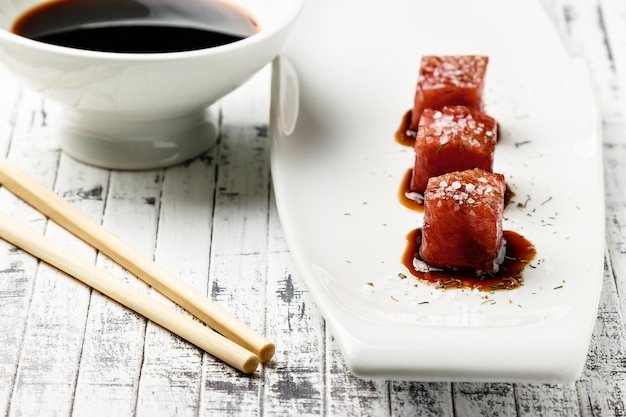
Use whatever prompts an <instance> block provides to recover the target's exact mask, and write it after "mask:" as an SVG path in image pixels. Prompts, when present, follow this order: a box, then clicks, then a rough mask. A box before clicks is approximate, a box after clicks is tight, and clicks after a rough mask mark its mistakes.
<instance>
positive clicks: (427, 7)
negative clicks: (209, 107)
mask: <svg viewBox="0 0 626 417" xmlns="http://www.w3.org/2000/svg"><path fill="white" fill-rule="evenodd" d="M426 54H434V55H443V54H485V55H488V56H489V57H490V64H489V68H488V71H487V81H486V89H485V95H484V100H485V105H486V107H485V111H486V112H487V113H489V114H490V115H492V116H493V117H495V118H496V119H497V120H498V122H499V124H500V129H501V138H500V142H499V144H498V147H497V150H496V156H495V161H496V162H495V171H497V172H500V173H502V174H504V175H505V177H506V179H507V183H508V185H509V187H510V188H511V189H512V191H513V192H514V193H515V197H514V201H513V202H512V203H511V204H509V206H507V208H506V210H505V224H504V226H505V229H507V230H513V231H516V232H518V233H520V234H522V235H523V236H525V237H526V238H527V239H528V240H530V241H531V242H532V243H533V244H534V245H535V247H536V249H537V255H536V258H535V260H534V261H533V262H532V265H531V266H530V267H527V268H526V270H525V271H524V279H525V281H524V285H523V286H522V287H520V288H517V289H515V290H511V291H500V292H493V293H486V292H478V291H470V290H458V289H455V290H441V289H437V288H435V287H434V286H432V285H429V284H427V283H424V282H421V281H418V280H416V279H414V278H411V276H410V274H409V273H408V272H407V270H406V269H405V268H404V266H403V265H402V262H401V257H402V253H403V251H404V249H405V247H406V239H405V238H406V235H407V233H409V232H410V231H411V230H413V229H415V228H417V227H420V226H421V225H422V213H419V212H414V211H411V210H409V209H407V208H406V207H404V206H402V205H401V204H400V202H399V199H398V190H399V187H400V184H401V180H402V177H403V175H404V174H405V173H406V172H407V170H408V169H410V168H411V167H412V164H413V151H412V149H410V148H407V147H403V146H401V145H399V144H398V143H396V142H395V141H394V134H395V132H396V130H397V129H398V128H399V126H400V123H401V120H402V117H403V115H404V114H405V113H406V112H407V111H408V110H409V109H410V108H411V106H412V99H413V94H414V88H415V85H416V82H417V72H418V68H419V60H420V58H421V56H422V55H426ZM271 136H272V178H273V182H274V187H275V193H276V201H277V205H278V210H279V215H280V217H281V222H282V225H283V228H284V231H285V235H286V238H287V241H288V244H289V247H290V249H291V252H292V254H293V258H294V261H295V264H296V266H297V268H298V271H299V273H300V274H301V276H302V278H303V279H304V281H305V282H306V284H307V286H308V288H309V289H310V291H311V293H312V295H313V297H314V299H315V301H316V303H317V304H318V306H319V308H320V310H321V312H322V314H323V315H324V317H325V319H326V321H327V323H328V324H329V325H330V327H331V329H332V331H333V333H334V335H335V337H336V340H337V341H338V343H339V345H340V348H341V351H342V353H343V355H344V358H345V360H346V363H347V365H348V366H349V368H350V369H351V370H352V372H354V373H355V374H356V375H357V376H360V377H365V378H389V379H405V380H428V381H511V382H513V381H524V382H569V381H573V380H575V379H577V378H578V376H579V375H580V372H581V370H582V367H583V365H584V361H585V358H586V354H587V349H588V346H589V341H590V337H591V331H592V328H593V324H594V322H595V317H596V310H597V305H598V299H599V294H600V290H601V283H602V277H603V253H604V194H603V177H602V144H601V135H600V120H599V116H598V111H597V108H596V103H595V98H594V93H593V90H592V87H591V82H590V79H589V76H588V74H587V72H586V69H585V67H584V65H582V63H581V62H580V61H579V60H577V59H574V58H572V57H571V56H570V55H569V54H568V52H567V50H566V49H565V47H564V45H563V44H562V42H561V40H560V38H559V37H558V35H557V33H556V31H555V30H554V28H553V27H552V25H551V22H550V21H549V19H548V18H547V16H546V15H545V14H544V11H543V10H542V8H541V7H540V6H539V4H538V3H537V2H536V1H523V2H521V1H516V2H513V1H501V0H477V1H471V2H468V1H464V0H442V1H436V2H435V1H423V0H389V1H386V2H375V3H363V2H361V1H358V0H341V1H335V0H311V1H309V2H308V4H307V5H306V6H305V9H304V12H303V15H302V16H301V19H300V21H299V22H298V24H297V27H296V29H295V31H294V33H293V35H292V37H291V40H290V43H289V44H288V45H287V47H286V50H285V51H284V55H283V56H282V57H281V58H279V59H277V60H276V62H275V65H274V69H273V82H272V110H271ZM405 275H406V276H408V277H409V278H406V279H402V277H403V276H405Z"/></svg>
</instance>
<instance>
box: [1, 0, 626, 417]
mask: <svg viewBox="0 0 626 417" xmlns="http://www.w3.org/2000/svg"><path fill="white" fill-rule="evenodd" d="M520 1H521V0H520ZM544 3H545V6H546V8H547V10H548V12H549V14H550V15H551V16H552V17H553V19H554V24H555V25H556V26H557V27H558V28H559V30H560V32H561V33H562V35H563V36H564V38H565V39H566V43H567V45H568V46H569V47H570V48H571V50H572V52H573V53H575V54H579V55H581V56H583V57H584V58H585V59H586V60H587V62H588V64H589V67H590V69H591V72H592V74H593V79H594V82H595V87H596V89H597V95H598V98H599V102H600V105H601V111H602V115H603V120H604V125H603V126H604V132H603V133H604V162H605V181H606V184H605V186H606V228H607V233H606V264H605V270H604V288H603V292H602V297H601V301H600V307H599V311H598V320H597V324H596V327H595V331H594V334H593V339H592V341H591V346H590V349H589V355H588V360H587V363H586V366H585V369H584V372H583V375H582V376H581V378H580V380H579V381H577V382H576V383H574V384H570V385H541V384H507V383H489V384H482V383H416V382H402V381H386V382H373V381H364V380H359V379H356V378H355V377H353V376H352V375H351V374H350V373H349V372H348V370H347V369H346V367H345V365H344V363H343V360H342V358H341V356H340V354H339V352H338V350H337V347H336V345H335V343H334V339H333V335H332V334H330V333H329V332H328V331H327V329H326V326H325V324H324V320H323V318H322V317H321V316H320V314H319V312H318V310H317V308H316V306H315V304H314V302H313V301H312V299H311V297H310V295H309V293H308V292H307V289H306V287H305V286H304V284H303V283H302V282H301V281H300V279H299V277H298V275H297V274H296V272H295V269H294V266H293V264H292V261H291V258H290V254H289V251H288V248H287V247H286V244H285V241H284V239H283V235H282V231H281V225H280V221H279V219H278V216H277V213H276V208H275V205H274V200H273V194H272V185H271V178H270V171H269V147H268V109H269V75H270V72H269V68H266V69H265V70H263V71H262V72H261V73H259V74H258V75H257V76H256V77H255V78H254V79H253V80H252V81H250V82H249V83H247V84H246V85H245V86H243V87H242V88H240V89H239V90H237V91H236V92H234V93H233V94H231V95H230V96H228V97H226V98H225V99H224V100H222V101H221V102H220V104H219V105H220V108H221V114H222V136H221V138H220V140H219V143H218V144H217V146H215V147H214V148H212V149H211V150H210V151H208V152H207V153H206V154H205V155H204V156H202V157H201V158H198V159H196V160H193V161H191V162H189V163H187V164H184V165H182V166H176V167H173V168H168V169H162V170H153V171H141V172H121V171H108V170H104V169H99V168H94V167H90V166H86V165H84V164H81V163H79V162H76V161H74V160H72V159H71V158H69V157H67V156H66V155H64V154H63V153H62V152H61V151H60V150H59V148H58V146H57V144H56V143H55V141H54V140H53V139H52V137H51V135H52V134H51V127H54V121H53V120H54V115H55V114H56V112H57V108H56V106H55V105H53V104H51V103H47V102H44V101H42V99H41V98H40V97H39V96H38V95H37V94H35V93H32V92H30V91H27V90H24V89H22V88H21V87H20V86H19V85H18V84H17V82H16V81H15V80H14V79H12V78H11V77H10V76H9V75H8V74H7V73H6V72H4V70H2V69H0V156H6V157H7V158H8V159H9V160H10V161H11V162H12V163H13V164H15V165H17V166H18V167H20V168H22V169H23V170H25V171H26V172H28V173H29V174H30V175H32V176H33V177H35V178H36V179H37V180H39V181H41V182H42V183H44V184H45V185H46V186H47V187H49V188H51V189H53V190H54V191H55V192H56V193H57V194H59V195H61V196H62V197H63V198H65V199H66V200H68V201H70V202H71V203H72V204H74V205H76V206H77V207H78V208H80V209H81V210H82V211H84V212H85V213H87V214H88V215H89V216H91V217H92V218H94V219H95V220H97V221H98V222H101V223H102V224H103V225H104V226H105V227H107V228H109V229H110V230H112V231H113V232H114V233H116V234H117V235H119V236H120V237H122V238H123V239H125V240H126V241H128V242H129V243H131V244H132V245H134V246H136V247H137V248H138V249H140V250H141V251H143V252H144V253H145V254H147V255H148V256H150V257H154V259H155V260H156V261H157V262H159V263H160V264H162V265H164V266H165V267H166V268H167V269H169V270H170V271H171V272H173V273H175V274H177V275H179V276H180V277H182V278H183V279H185V280H186V281H188V282H189V283H190V284H191V285H193V286H194V287H196V288H197V289H198V290H199V291H201V292H203V293H206V294H208V296H209V297H210V298H212V299H213V300H215V301H216V302H218V303H219V304H221V305H223V306H224V307H225V308H227V309H229V310H230V311H232V312H233V313H234V314H235V315H236V316H238V317H239V318H241V319H242V320H244V321H245V322H247V323H248V324H249V325H250V326H251V327H253V328H255V329H257V330H259V331H260V332H263V333H265V334H266V335H267V337H268V338H269V339H270V340H272V341H274V342H275V343H276V346H277V352H276V355H275V357H274V359H273V360H272V361H271V362H270V363H268V364H266V365H265V366H263V367H261V368H259V370H258V371H257V372H256V373H255V374H254V375H253V376H250V377H247V376H243V375H242V374H241V373H239V372H238V371H236V370H234V369H232V368H230V367H229V366H227V365H224V364H223V363H221V362H219V361H217V360H215V359H214V358H213V357H211V356H209V355H207V354H205V353H203V352H201V351H200V350H199V349H197V348H195V347H193V346H191V345H189V344H188V343H186V342H184V341H182V340H180V339H178V338H177V337H174V336H172V335H171V334H170V333H168V332H167V331H164V330H163V329H161V328H160V327H158V326H156V325H154V324H152V323H151V322H148V321H146V320H145V319H143V318H142V317H140V316H138V315H136V314H134V313H132V312H130V311H128V310H126V309H124V308H122V307H120V306H119V305H118V304H116V303H114V302H112V301H110V300H109V299H107V298H105V297H103V296H102V295H100V294H99V293H97V292H95V291H92V290H90V289H89V288H87V287H85V286H84V285H82V284H80V283H78V282H77V281H76V280H74V279H71V278H68V277H67V276H65V275H63V274H61V273H59V272H57V271H56V270H54V269H52V268H50V267H49V266H47V265H45V264H41V263H38V262H37V260H35V259H33V258H32V257H31V256H29V255H27V254H25V253H24V252H22V251H20V250H17V249H15V248H14V247H12V246H11V245H9V244H8V243H6V242H5V241H0V415H2V416H38V417H44V416H79V417H82V416H99V415H102V416H133V415H137V416H150V417H159V416H226V415H241V416H262V415H268V416H284V415H298V416H350V415H364V416H421V415H429V416H495V415H497V416H579V415H580V416H624V415H626V403H625V399H626V334H625V331H624V317H625V316H624V314H623V311H624V308H625V307H626V287H625V286H626V2H624V1H623V0H544ZM528 30H532V27H529V28H528ZM582 191H584V190H581V192H582ZM0 208H1V209H2V210H5V211H8V212H9V213H11V214H12V215H14V216H15V217H17V218H19V219H20V220H22V221H23V222H25V223H27V224H29V225H30V226H31V227H33V228H35V229H37V230H38V231H40V232H41V233H44V234H45V235H46V236H47V237H48V238H50V239H53V240H55V241H56V242H58V243H60V244H62V245H63V246H65V247H68V248H70V249H71V250H72V251H74V252H75V253H76V255H77V256H81V257H85V258H87V259H90V260H92V261H93V262H95V263H96V264H97V265H98V266H100V267H102V268H104V269H106V270H108V271H110V272H111V273H112V274H114V275H115V276H118V277H120V278H121V279H124V280H127V281H128V282H130V283H132V285H134V286H136V287H137V288H140V289H142V290H143V291H146V292H150V293H152V294H153V296H154V297H160V296H159V295H158V294H154V293H153V292H152V291H151V290H150V289H149V288H148V287H147V286H145V285H144V284H142V283H140V282H138V281H137V280H136V279H135V278H134V277H132V276H130V275H129V274H128V273H126V272H125V271H124V270H122V269H121V268H120V267H119V266H117V265H116V264H114V263H113V262H111V261H110V260H108V259H107V258H106V257H105V256H103V255H100V254H97V253H96V252H95V251H94V250H93V249H91V248H90V247H88V246H86V245H85V244H84V243H82V242H81V241H78V240H77V239H76V238H74V237H72V236H71V235H69V234H68V233H67V232H65V231H64V230H62V229H60V228H59V227H58V226H56V225H55V224H54V223H52V222H48V221H47V220H46V219H45V218H44V217H43V216H42V215H41V214H39V213H38V212H36V211H35V210H33V209H32V208H31V207H29V206H28V205H26V204H25V203H23V202H21V201H20V200H18V199H17V198H15V197H14V196H13V195H12V194H11V193H9V192H8V191H7V190H6V189H1V188H0ZM581 221H584V219H581Z"/></svg>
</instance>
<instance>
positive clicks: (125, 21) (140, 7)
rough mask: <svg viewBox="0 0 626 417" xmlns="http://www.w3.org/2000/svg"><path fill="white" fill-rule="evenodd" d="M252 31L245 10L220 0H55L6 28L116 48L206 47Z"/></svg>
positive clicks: (48, 39) (59, 41) (74, 44)
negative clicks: (10, 27)
mask: <svg viewBox="0 0 626 417" xmlns="http://www.w3.org/2000/svg"><path fill="white" fill-rule="evenodd" d="M258 31H259V25H258V23H257V22H256V20H255V19H254V18H253V17H252V16H250V14H248V13H247V12H246V11H244V10H243V9H242V8H239V7H237V6H235V5H232V4H230V3H227V2H225V1H220V0H55V1H48V2H46V3H42V4H41V5H39V6H37V7H35V8H33V9H31V10H29V11H27V12H26V13H24V14H23V15H22V16H20V17H19V18H18V19H17V20H16V21H15V23H14V25H13V28H12V32H13V33H15V34H17V35H21V36H24V37H26V38H30V39H34V40H37V41H40V42H45V43H49V44H54V45H59V46H66V47H71V48H77V49H86V50H91V51H102V52H117V53H164V52H182V51H191V50H198V49H205V48H212V47H216V46H221V45H226V44H229V43H232V42H237V41H239V40H241V39H244V38H247V37H248V36H252V35H254V34H255V33H257V32H258Z"/></svg>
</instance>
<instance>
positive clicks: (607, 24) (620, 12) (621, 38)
mask: <svg viewBox="0 0 626 417" xmlns="http://www.w3.org/2000/svg"><path fill="white" fill-rule="evenodd" d="M600 4H601V6H602V22H603V24H604V28H605V31H606V35H607V43H608V47H609V48H610V51H611V56H612V61H613V62H614V71H615V72H616V74H617V80H618V84H617V85H616V90H617V92H618V94H619V104H618V106H617V111H618V112H619V113H620V115H621V118H620V120H621V121H622V122H623V121H624V119H625V118H626V25H625V24H624V22H626V3H624V2H623V1H622V0H600Z"/></svg>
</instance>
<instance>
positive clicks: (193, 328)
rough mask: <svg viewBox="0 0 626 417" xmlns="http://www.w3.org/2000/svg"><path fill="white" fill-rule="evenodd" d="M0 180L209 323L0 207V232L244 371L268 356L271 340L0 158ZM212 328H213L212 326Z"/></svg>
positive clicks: (80, 279)
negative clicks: (106, 269) (138, 287)
mask: <svg viewBox="0 0 626 417" xmlns="http://www.w3.org/2000/svg"><path fill="white" fill-rule="evenodd" d="M0 185H2V186H4V187H5V188H6V189H8V190H9V191H11V192H12V193H13V194H15V195H16V196H18V197H19V198H21V199H22V200H24V201H26V202H27V203H28V204H30V205H31V206H33V207H34V208H35V209H37V210H39V211H40V212H41V213H42V214H44V215H45V216H46V217H48V218H49V219H51V220H53V221H54V222H55V223H57V224H59V225H60V226H61V227H63V228H65V229H67V230H68V231H70V232H71V233H73V234H74V235H76V236H77V237H79V238H80V239H82V240H84V241H85V242H87V243H88V244H89V245H91V246H93V247H94V248H96V249H97V250H99V251H100V252H102V253H104V254H105V255H107V256H108V257H109V258H111V259H112V260H114V261H115V262H117V263H118V264H120V265H121V266H122V267H124V268H126V269H127V270H128V271H129V272H131V273H132V274H134V275H135V276H137V277H138V278H140V279H141V280H143V281H144V282H146V283H147V284H148V285H151V286H152V287H153V288H155V289H156V290H157V291H159V292H160V293H161V294H163V295H165V296H166V297H168V298H169V299H170V300H172V301H173V302H175V303H176V304H178V305H179V306H181V307H182V308H184V309H185V310H186V311H188V312H189V313H191V314H193V315H194V316H195V317H197V318H198V319H199V320H200V321H202V322H204V323H206V324H207V325H208V326H209V327H210V328H209V327H207V326H205V325H203V324H202V323H200V322H198V321H197V320H194V319H193V318H191V317H189V316H188V315H184V314H182V313H180V312H178V311H176V310H175V309H173V308H170V307H168V306H166V305H165V304H163V303H161V302H160V301H157V300H156V299H155V298H153V297H150V296H149V295H148V294H146V293H143V292H141V291H139V290H136V289H134V288H132V287H131V286H130V285H129V284H126V283H124V282H123V281H121V280H119V279H116V278H114V277H113V276H111V275H109V274H107V273H106V272H104V271H102V270H100V269H98V268H97V267H96V266H95V265H93V264H91V263H89V262H86V261H83V260H81V259H77V258H76V256H75V255H73V254H72V253H71V252H69V251H67V250H65V249H63V248H61V247H60V246H58V245H55V244H54V243H52V242H50V241H49V240H48V239H46V238H45V237H43V236H42V235H40V234H39V233H37V232H35V231H34V230H32V229H31V228H29V227H27V226H25V225H23V224H21V223H20V222H18V221H17V220H15V219H13V218H12V217H10V216H9V215H7V214H4V213H2V212H0V237H1V238H3V239H4V240H6V241H8V242H10V243H12V244H13V245H15V246H17V247H19V248H21V249H23V250H24V251H26V252H29V253H30V254H32V255H33V256H35V257H36V258H39V259H41V260H42V261H44V262H46V263H48V264H50V265H52V266H54V267H55V268H57V269H59V270H61V271H63V272H65V273H67V274H68V275H70V276H72V277H74V278H76V279H78V280H79V281H81V282H83V283H85V284H86V285H89V286H90V287H92V288H94V289H96V290H98V291H99V292H101V293H103V294H104V295H106V296H108V297H110V298H112V299H113V300H115V301H117V302H119V303H120V304H122V305H124V306H126V307H128V308H130V309H131V310H134V311H135V312H137V313H139V314H141V315H142V316H144V317H146V318H147V319H149V320H151V321H153V322H155V323H157V324H159V325H160V326H162V327H164V328H166V329H168V330H170V331H171V332H172V333H175V334H177V335H178V336H180V337H182V338H183V339H185V340H187V341H189V342H191V343H193V344H194V345H196V346H198V347H199V348H201V349H203V350H205V351H206V352H207V353H210V354H211V355H213V356H215V357H217V358H219V359H221V360H223V361H224V362H226V363H228V364H229V365H231V366H233V367H235V368H237V369H239V370H240V371H242V372H244V373H252V372H254V371H255V370H256V368H257V366H258V365H259V361H261V362H266V361H268V360H270V359H271V358H272V356H273V355H274V350H275V347H274V344H273V343H271V342H270V341H268V340H267V339H266V338H265V337H263V336H262V335H260V334H258V333H256V332H255V331H254V330H252V329H251V328H249V327H248V326H246V325H245V324H244V323H242V322H241V321H239V320H238V319H236V318H235V317H234V316H232V315H231V314H230V313H228V312H226V311H225V310H224V309H222V308H221V307H219V306H218V305H216V304H214V303H212V302H211V301H210V300H209V299H207V298H206V297H205V296H203V295H202V294H200V293H199V292H197V291H196V290H195V289H194V288H192V287H191V286H189V285H188V284H186V283H185V282H183V281H181V280H180V279H179V278H178V277H176V276H174V275H173V274H171V273H169V272H168V271H166V270H165V269H164V268H162V267H160V266H159V265H158V264H156V263H155V262H153V261H152V260H151V259H148V258H147V257H145V256H144V255H143V254H142V253H141V252H139V251H138V250H137V249H135V248H133V247H132V246H130V245H128V244H127V243H125V242H124V241H122V240H121V239H119V238H118V237H116V236H115V235H113V234H112V233H111V232H109V231H107V230H106V229H105V228H103V227H102V226H101V225H99V224H98V223H96V222H94V221H93V220H91V219H90V218H89V217H88V216H87V215H86V214H84V213H83V212H81V211H80V210H78V209H77V208H75V207H74V206H72V205H71V204H70V203H68V202H67V201H65V200H63V199H62V198H61V197H59V196H57V195H56V194H55V193H54V192H52V191H50V190H48V189H47V188H45V187H44V186H43V185H41V184H39V183H38V182H36V181H35V180H33V179H32V178H30V177H28V176H27V175H26V174H25V173H24V172H22V171H20V170H19V169H17V168H16V167H14V166H12V165H11V164H10V163H9V162H7V161H6V159H3V158H0ZM212 329H214V330H212Z"/></svg>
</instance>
